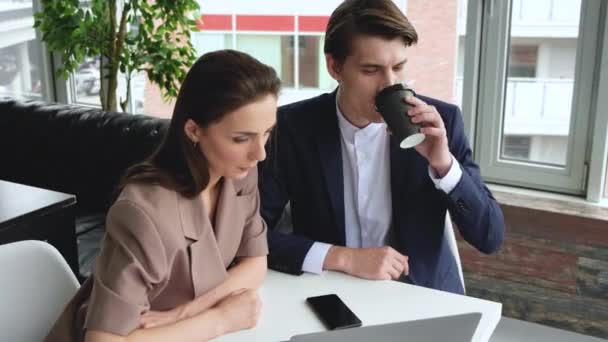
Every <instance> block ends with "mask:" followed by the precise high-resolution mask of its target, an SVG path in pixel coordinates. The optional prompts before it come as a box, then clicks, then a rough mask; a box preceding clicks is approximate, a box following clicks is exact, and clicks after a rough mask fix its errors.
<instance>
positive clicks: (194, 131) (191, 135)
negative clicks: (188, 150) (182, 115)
mask: <svg viewBox="0 0 608 342" xmlns="http://www.w3.org/2000/svg"><path fill="white" fill-rule="evenodd" d="M184 133H186V136H187V137H188V139H190V141H192V142H193V143H196V142H198V140H199V138H198V137H199V133H200V127H199V126H198V125H197V124H196V122H194V120H192V119H188V120H186V124H184Z"/></svg>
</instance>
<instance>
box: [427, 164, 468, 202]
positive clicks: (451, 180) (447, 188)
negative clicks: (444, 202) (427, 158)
mask: <svg viewBox="0 0 608 342" xmlns="http://www.w3.org/2000/svg"><path fill="white" fill-rule="evenodd" d="M435 176H436V173H435V171H434V170H433V169H432V168H431V167H430V166H429V177H431V180H432V181H433V183H435V187H436V188H437V189H438V190H442V191H443V192H445V193H446V194H449V193H450V192H452V190H454V188H455V187H456V185H458V182H460V178H462V169H460V164H459V163H458V160H456V158H454V156H452V166H450V170H449V171H448V173H447V174H446V175H445V176H444V177H443V178H435Z"/></svg>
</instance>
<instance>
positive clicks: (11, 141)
mask: <svg viewBox="0 0 608 342" xmlns="http://www.w3.org/2000/svg"><path fill="white" fill-rule="evenodd" d="M168 124H169V121H168V120H166V119H158V118H153V117H149V116H145V115H131V114H123V113H108V112H103V111H101V110H99V109H94V108H90V107H84V106H77V105H64V104H48V103H43V102H37V101H18V100H14V99H10V98H3V99H0V160H1V162H0V179H2V180H7V181H12V182H17V183H22V184H27V185H32V186H36V187H41V188H45V189H51V190H56V191H61V192H65V193H70V194H74V195H76V199H77V205H76V206H77V207H76V213H77V214H76V215H77V219H76V232H77V235H78V246H79V247H78V249H79V261H80V268H81V273H82V274H83V275H88V274H89V272H90V271H91V267H92V263H93V260H94V256H95V255H96V254H97V250H98V245H99V240H100V238H101V237H102V236H103V227H104V220H105V213H106V212H107V210H108V208H109V206H110V204H111V202H112V199H113V194H114V191H115V189H116V185H117V184H118V181H119V179H120V176H121V174H122V173H123V172H124V171H125V170H126V169H127V168H128V167H129V166H130V165H133V164H134V163H136V162H138V161H141V160H143V159H144V158H145V157H147V156H148V155H149V154H150V153H151V152H152V151H153V150H154V149H155V147H156V146H157V145H158V144H159V143H160V141H161V139H162V137H163V135H164V134H165V132H166V130H167V128H168Z"/></svg>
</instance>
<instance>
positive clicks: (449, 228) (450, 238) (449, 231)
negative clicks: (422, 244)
mask: <svg viewBox="0 0 608 342" xmlns="http://www.w3.org/2000/svg"><path fill="white" fill-rule="evenodd" d="M444 229H445V231H444V235H445V239H446V241H447V242H448V246H449V247H450V250H451V251H452V254H453V255H454V259H456V266H458V274H459V275H460V282H461V283H462V288H463V289H464V290H465V292H466V288H465V287H464V275H463V274H462V264H461V263H460V253H458V243H457V242H456V235H454V227H453V225H452V218H451V217H450V212H449V211H446V212H445V225H444Z"/></svg>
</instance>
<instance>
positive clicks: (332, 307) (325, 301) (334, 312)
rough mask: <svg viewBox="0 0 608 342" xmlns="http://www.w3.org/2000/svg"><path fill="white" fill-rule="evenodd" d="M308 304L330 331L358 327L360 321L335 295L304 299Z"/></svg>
mask: <svg viewBox="0 0 608 342" xmlns="http://www.w3.org/2000/svg"><path fill="white" fill-rule="evenodd" d="M306 301H307V302H308V304H309V305H310V306H311V307H312V309H313V310H314V311H315V313H316V314H317V315H318V316H319V318H321V320H322V321H323V322H324V323H325V325H326V326H327V327H328V328H329V329H330V330H335V329H345V328H353V327H360V326H361V320H360V319H359V317H357V316H356V315H355V314H354V313H353V312H352V311H350V309H349V308H348V306H346V304H344V302H343V301H342V299H340V297H338V295H335V294H328V295H323V296H317V297H308V298H306Z"/></svg>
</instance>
